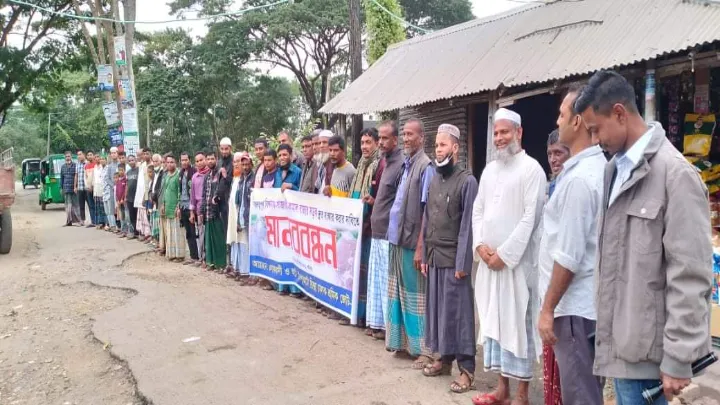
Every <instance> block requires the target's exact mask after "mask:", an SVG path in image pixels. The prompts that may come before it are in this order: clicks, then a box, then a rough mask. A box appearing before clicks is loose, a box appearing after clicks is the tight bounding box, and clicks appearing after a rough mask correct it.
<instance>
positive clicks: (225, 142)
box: [220, 136, 232, 146]
mask: <svg viewBox="0 0 720 405" xmlns="http://www.w3.org/2000/svg"><path fill="white" fill-rule="evenodd" d="M220 146H232V141H231V140H230V138H228V137H227V136H226V137H225V138H223V139H221V140H220Z"/></svg>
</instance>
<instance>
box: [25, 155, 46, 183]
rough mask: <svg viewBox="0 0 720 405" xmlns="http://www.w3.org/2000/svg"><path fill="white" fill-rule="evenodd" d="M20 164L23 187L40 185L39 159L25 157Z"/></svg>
mask: <svg viewBox="0 0 720 405" xmlns="http://www.w3.org/2000/svg"><path fill="white" fill-rule="evenodd" d="M21 166H22V185H23V188H25V187H26V186H35V188H38V187H40V183H41V179H40V159H39V158H31V159H25V160H23V161H22V163H21Z"/></svg>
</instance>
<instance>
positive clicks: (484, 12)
mask: <svg viewBox="0 0 720 405" xmlns="http://www.w3.org/2000/svg"><path fill="white" fill-rule="evenodd" d="M519 1H522V0H519ZM470 2H471V3H472V5H473V13H474V14H475V16H476V17H486V16H489V15H492V14H496V13H500V12H503V11H505V10H509V9H511V8H513V7H517V6H521V5H522V4H520V3H519V2H518V1H511V0H471V1H470ZM165 3H166V1H165V0H149V1H142V2H138V3H137V19H138V21H158V20H168V19H172V18H173V17H172V16H170V14H169V13H170V7H168V6H167V5H166V4H165ZM238 3H240V2H238ZM238 8H240V7H238ZM187 16H188V17H191V16H192V14H191V13H188V15H187ZM166 27H173V28H177V27H182V28H185V29H190V30H191V31H192V34H193V35H195V36H198V35H200V36H201V35H204V33H205V32H206V29H205V22H203V21H185V22H177V23H171V24H152V25H151V24H147V25H146V24H142V25H139V26H138V27H137V28H138V29H139V30H142V31H157V30H163V29H165V28H166Z"/></svg>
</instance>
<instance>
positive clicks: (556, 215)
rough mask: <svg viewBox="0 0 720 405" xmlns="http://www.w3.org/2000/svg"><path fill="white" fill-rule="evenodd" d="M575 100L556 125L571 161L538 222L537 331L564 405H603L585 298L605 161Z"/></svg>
mask: <svg viewBox="0 0 720 405" xmlns="http://www.w3.org/2000/svg"><path fill="white" fill-rule="evenodd" d="M577 96H578V91H577V90H571V91H570V92H569V93H568V94H567V95H566V96H565V99H564V100H563V102H562V104H561V105H560V115H559V117H558V120H557V125H558V128H559V130H558V132H559V137H560V140H559V141H560V143H561V144H562V145H567V147H568V148H569V149H570V155H571V158H570V159H569V160H568V161H567V162H565V165H564V169H562V171H561V172H560V174H559V175H558V176H557V177H556V186H555V190H554V192H553V196H552V198H550V199H549V200H548V203H547V205H546V206H545V212H544V214H543V233H542V240H541V242H540V256H539V261H538V262H539V267H540V268H539V272H538V276H539V277H538V286H539V289H538V291H539V293H540V297H541V298H543V300H542V307H541V308H542V310H541V312H540V318H539V319H538V329H539V331H540V337H541V338H542V340H543V343H544V344H546V345H551V346H553V348H554V352H555V360H557V364H558V369H559V371H560V387H561V390H562V399H563V404H565V405H584V404H587V405H601V404H602V403H603V392H602V388H603V381H602V379H599V378H597V377H595V376H594V375H593V370H592V363H593V360H594V358H595V348H594V344H593V340H594V339H593V338H592V337H593V336H595V304H594V302H593V301H592V299H590V297H592V294H593V291H594V288H593V286H594V283H593V270H594V267H595V251H596V249H597V217H598V214H599V213H600V209H601V208H602V187H603V172H604V168H605V163H606V161H605V156H604V155H603V153H602V150H601V149H600V147H598V146H593V144H592V138H591V137H590V133H589V132H588V131H587V128H585V125H584V124H583V122H582V118H581V117H580V115H579V114H577V112H576V111H574V110H573V104H574V103H575V100H576V99H577ZM580 336H582V337H583V338H578V337H580ZM545 361H548V359H545Z"/></svg>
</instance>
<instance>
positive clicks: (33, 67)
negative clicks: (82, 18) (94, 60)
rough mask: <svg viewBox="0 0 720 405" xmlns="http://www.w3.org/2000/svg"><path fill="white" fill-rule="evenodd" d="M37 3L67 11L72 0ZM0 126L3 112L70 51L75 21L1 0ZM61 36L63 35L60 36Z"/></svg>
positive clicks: (75, 28) (56, 9)
mask: <svg viewBox="0 0 720 405" xmlns="http://www.w3.org/2000/svg"><path fill="white" fill-rule="evenodd" d="M33 3H35V4H36V5H38V6H41V7H45V8H49V9H51V10H54V11H57V12H68V11H70V9H71V0H37V1H34V2H33ZM0 24H2V29H1V31H0V82H2V83H1V84H0V85H1V86H2V87H1V88H0V126H2V124H3V123H4V122H5V120H6V114H5V112H6V111H7V110H8V109H9V108H10V107H11V106H12V105H13V104H14V103H15V102H17V101H18V100H21V98H22V97H23V96H24V95H25V94H26V93H28V92H29V91H30V89H32V87H33V86H34V84H35V82H36V81H37V80H38V78H40V77H42V76H43V75H47V74H49V73H50V72H52V71H53V70H54V69H55V68H56V67H57V66H58V65H59V64H61V63H62V58H61V56H62V55H66V54H69V53H72V50H73V49H72V48H73V44H74V43H75V41H73V40H68V38H70V37H72V34H73V33H76V32H77V25H76V24H74V23H72V22H70V21H69V20H68V19H67V18H64V17H60V16H58V15H56V14H46V13H41V12H40V11H38V10H37V9H36V8H33V7H29V6H23V5H17V4H8V3H6V2H5V0H0ZM63 37H64V38H63ZM70 39H72V38H70Z"/></svg>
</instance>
